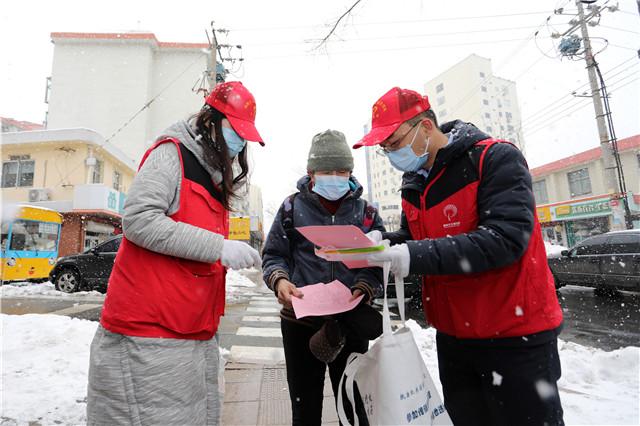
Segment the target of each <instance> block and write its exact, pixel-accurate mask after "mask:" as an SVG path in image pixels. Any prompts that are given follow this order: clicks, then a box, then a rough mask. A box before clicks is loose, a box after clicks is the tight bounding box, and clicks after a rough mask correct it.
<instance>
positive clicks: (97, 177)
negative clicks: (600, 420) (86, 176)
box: [91, 160, 104, 183]
mask: <svg viewBox="0 0 640 426" xmlns="http://www.w3.org/2000/svg"><path fill="white" fill-rule="evenodd" d="M103 166H104V164H103V162H102V161H100V160H96V165H95V166H93V176H91V183H102V168H103Z"/></svg>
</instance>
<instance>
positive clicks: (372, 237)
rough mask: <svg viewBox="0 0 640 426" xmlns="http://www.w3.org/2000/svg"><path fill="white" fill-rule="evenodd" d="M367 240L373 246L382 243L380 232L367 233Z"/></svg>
mask: <svg viewBox="0 0 640 426" xmlns="http://www.w3.org/2000/svg"><path fill="white" fill-rule="evenodd" d="M367 238H369V239H370V240H371V241H373V243H374V244H375V245H380V243H381V242H382V232H380V231H370V232H367Z"/></svg>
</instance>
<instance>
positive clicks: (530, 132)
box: [524, 76, 640, 136]
mask: <svg viewBox="0 0 640 426" xmlns="http://www.w3.org/2000/svg"><path fill="white" fill-rule="evenodd" d="M628 77H629V76H626V77H623V78H621V79H620V80H618V81H616V82H615V83H612V86H615V85H617V84H618V83H620V82H622V81H623V80H626V79H627V78H628ZM639 79H640V77H636V78H635V79H633V80H631V81H628V82H627V83H625V84H623V85H620V86H617V87H614V88H612V89H611V90H609V93H613V91H614V90H618V89H621V88H623V87H625V86H628V85H629V84H632V83H634V82H635V81H637V80H639ZM572 100H573V99H572ZM590 104H591V101H590V100H587V99H582V100H580V101H578V103H577V104H575V105H572V106H570V107H567V108H565V109H563V110H561V111H557V112H556V113H555V114H554V115H557V114H562V113H564V112H565V111H567V112H566V114H564V115H560V116H556V117H555V118H553V119H550V120H549V121H545V122H544V123H538V124H537V125H535V126H533V127H532V128H531V129H530V130H525V131H524V132H525V133H527V135H529V136H530V135H533V134H535V133H538V132H539V131H540V130H543V129H545V128H547V127H548V126H551V125H552V124H554V123H556V122H558V121H559V120H561V119H563V118H565V117H567V116H569V115H571V114H573V113H574V112H576V111H579V110H581V109H583V108H584V107H585V106H588V105H590Z"/></svg>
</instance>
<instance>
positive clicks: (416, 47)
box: [247, 38, 529, 60]
mask: <svg viewBox="0 0 640 426" xmlns="http://www.w3.org/2000/svg"><path fill="white" fill-rule="evenodd" d="M523 40H529V39H528V38H512V39H499V40H484V41H475V42H464V43H448V44H434V45H427V46H407V47H389V48H380V49H365V50H348V51H337V52H332V53H331V55H354V54H359V53H376V52H398V51H407V50H424V49H435V48H440V47H454V46H474V45H482V44H496V43H511V42H514V41H523ZM307 56H318V55H317V54H316V53H312V52H306V53H298V54H293V55H269V56H256V57H253V58H251V59H247V60H261V59H285V58H300V57H307Z"/></svg>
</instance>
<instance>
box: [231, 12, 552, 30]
mask: <svg viewBox="0 0 640 426" xmlns="http://www.w3.org/2000/svg"><path fill="white" fill-rule="evenodd" d="M548 13H549V12H548V11H538V12H521V13H504V14H496V15H475V16H454V17H449V18H446V17H445V18H428V19H411V20H397V21H374V22H359V23H358V24H354V26H367V25H388V24H411V23H421V22H443V21H464V20H472V19H491V18H510V17H514V16H529V15H543V14H548ZM301 29H309V25H293V26H286V27H256V28H234V29H233V31H246V32H251V31H282V30H301Z"/></svg>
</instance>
